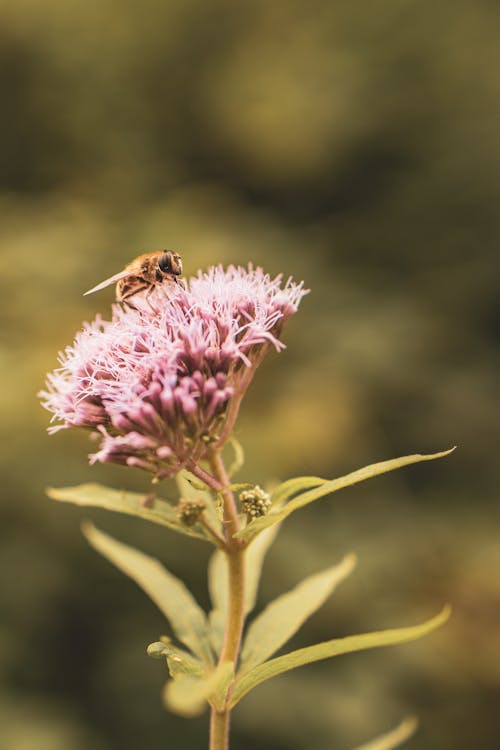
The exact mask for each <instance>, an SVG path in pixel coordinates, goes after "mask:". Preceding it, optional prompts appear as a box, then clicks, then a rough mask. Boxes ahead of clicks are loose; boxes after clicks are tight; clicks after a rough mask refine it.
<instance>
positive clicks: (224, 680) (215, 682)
mask: <svg viewBox="0 0 500 750" xmlns="http://www.w3.org/2000/svg"><path fill="white" fill-rule="evenodd" d="M233 680H234V663H233V662H231V661H225V662H222V664H219V665H218V667H217V668H216V669H215V670H213V671H212V672H210V674H208V675H207V676H206V677H203V678H201V679H199V678H195V677H190V676H188V675H179V676H177V677H175V678H174V679H173V680H171V681H169V682H167V684H166V686H165V690H164V693H163V697H164V700H165V703H166V705H167V707H168V708H169V709H170V710H171V711H173V712H174V713H177V714H180V715H181V716H186V717H191V716H198V715H199V714H200V713H202V711H203V709H204V708H205V704H206V702H209V703H211V704H212V705H213V706H214V707H215V708H216V709H217V710H218V711H222V710H223V709H224V704H225V702H226V697H227V693H228V690H229V688H230V686H231V684H232V682H233Z"/></svg>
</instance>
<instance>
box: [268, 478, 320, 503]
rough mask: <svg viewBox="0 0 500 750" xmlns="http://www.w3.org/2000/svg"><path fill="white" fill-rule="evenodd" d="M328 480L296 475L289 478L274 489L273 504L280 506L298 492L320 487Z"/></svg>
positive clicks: (272, 494)
mask: <svg viewBox="0 0 500 750" xmlns="http://www.w3.org/2000/svg"><path fill="white" fill-rule="evenodd" d="M326 481H328V480H326V479H322V478H321V477H294V478H293V479H287V480H286V482H282V484H279V485H278V486H277V487H275V488H274V490H273V491H272V493H271V506H272V507H275V506H278V507H279V506H281V505H283V503H286V502H287V501H288V500H289V499H290V498H291V497H293V496H294V495H296V494H297V493H298V492H302V491H303V490H311V489H312V488H313V487H319V486H320V485H322V484H324V483H325V482H326Z"/></svg>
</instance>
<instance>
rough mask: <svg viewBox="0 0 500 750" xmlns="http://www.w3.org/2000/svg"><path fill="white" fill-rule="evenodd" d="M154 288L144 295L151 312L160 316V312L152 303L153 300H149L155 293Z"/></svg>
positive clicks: (150, 288)
mask: <svg viewBox="0 0 500 750" xmlns="http://www.w3.org/2000/svg"><path fill="white" fill-rule="evenodd" d="M154 288H155V287H154V286H149V287H148V290H147V292H146V294H145V295H144V299H145V301H146V302H147V303H148V305H149V307H150V308H151V311H152V312H154V314H155V315H158V313H159V312H160V311H159V310H157V309H156V307H155V306H154V305H153V304H152V303H151V300H150V299H149V298H150V297H151V294H152V293H153V291H154Z"/></svg>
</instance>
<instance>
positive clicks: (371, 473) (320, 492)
mask: <svg viewBox="0 0 500 750" xmlns="http://www.w3.org/2000/svg"><path fill="white" fill-rule="evenodd" d="M454 450H455V449H454V448H452V449H451V450H448V451H442V452H441V453H432V454H429V455H421V454H419V453H417V454H415V455H411V456H402V457H401V458H393V459H391V460H389V461H381V462H379V463H377V464H370V465H369V466H365V467H364V468H362V469H358V470H357V471H353V472H351V473H350V474H346V475H345V476H343V477H339V478H338V479H332V480H330V481H328V480H318V479H317V478H316V477H299V478H298V479H297V480H295V481H296V482H297V483H299V482H300V481H301V480H302V481H304V482H305V481H306V480H309V481H310V482H313V481H314V482H315V483H317V482H318V481H321V482H322V484H321V485H317V486H313V488H312V489H309V490H307V491H306V492H302V493H301V494H299V495H298V496H297V497H294V498H293V500H290V502H289V503H287V504H286V505H284V506H283V507H282V508H278V509H275V508H273V509H271V511H270V512H269V513H268V514H267V515H265V516H261V517H260V518H255V519H254V520H253V521H251V523H249V524H248V526H247V527H246V528H244V529H242V530H241V531H238V532H237V533H236V534H235V537H238V538H240V539H245V540H247V541H248V540H249V539H252V538H253V537H254V536H255V535H256V534H259V533H260V532H261V531H262V530H263V529H266V528H267V527H268V526H272V525H273V524H275V523H278V522H279V521H283V519H285V518H287V516H289V515H291V514H292V513H293V512H294V511H296V510H298V509H299V508H303V507H304V506H305V505H309V503H313V502H314V501H315V500H319V498H321V497H324V496H325V495H330V494H331V493H332V492H337V490H341V489H343V488H344V487H350V486H351V485H353V484H357V483H358V482H363V481H364V480H365V479H370V478H371V477H376V476H379V475H380V474H385V473H386V472H388V471H394V469H399V468H401V467H403V466H409V465H410V464H416V463H420V462H421V461H432V460H434V459H435V458H442V457H443V456H448V455H449V454H450V453H452V451H454ZM289 481H290V482H293V481H294V480H289ZM284 484H287V483H286V482H285V483H284ZM281 487H283V485H281ZM279 489H280V488H279V487H278V489H277V490H276V493H278V490H279ZM282 492H283V490H282ZM287 492H289V490H287ZM277 497H278V500H281V499H282V497H281V493H279V494H277Z"/></svg>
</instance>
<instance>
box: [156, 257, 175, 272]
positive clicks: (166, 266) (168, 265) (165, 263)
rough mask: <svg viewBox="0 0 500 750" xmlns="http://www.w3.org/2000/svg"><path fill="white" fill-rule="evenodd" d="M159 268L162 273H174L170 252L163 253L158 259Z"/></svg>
mask: <svg viewBox="0 0 500 750" xmlns="http://www.w3.org/2000/svg"><path fill="white" fill-rule="evenodd" d="M158 268H159V269H160V271H162V273H172V257H171V254H170V253H163V255H162V256H161V257H160V259H159V261H158Z"/></svg>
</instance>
